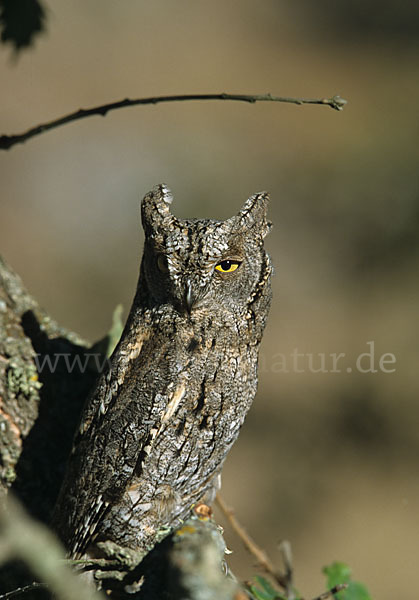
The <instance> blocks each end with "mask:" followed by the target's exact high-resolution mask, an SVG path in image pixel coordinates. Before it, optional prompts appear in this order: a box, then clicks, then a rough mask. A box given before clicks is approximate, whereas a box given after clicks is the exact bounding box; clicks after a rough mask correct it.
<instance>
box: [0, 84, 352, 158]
mask: <svg viewBox="0 0 419 600" xmlns="http://www.w3.org/2000/svg"><path fill="white" fill-rule="evenodd" d="M186 100H233V101H236V102H249V103H251V104H254V103H255V102H287V103H290V104H323V105H324V106H330V107H331V108H334V109H335V110H342V109H343V107H344V106H345V104H347V101H346V100H344V99H343V98H341V97H340V96H333V97H332V98H321V99H311V98H286V97H281V96H271V94H260V95H250V94H225V93H222V94H184V95H178V96H154V97H151V98H136V99H133V100H131V99H129V98H125V100H120V101H118V102H111V103H109V104H102V106H94V107H93V108H86V109H85V108H81V109H80V110H77V111H75V112H73V113H70V114H68V115H65V116H64V117H60V118H59V119H54V120H53V121H48V122H47V123H42V124H41V125H37V126H36V127H32V128H31V129H28V130H27V131H25V132H24V133H18V134H16V135H2V136H0V150H9V148H11V147H12V146H14V145H15V144H23V142H26V140H29V139H30V138H32V137H34V136H36V135H40V134H41V133H45V132H46V131H49V130H50V129H55V128H57V127H61V125H65V124H66V123H71V122H72V121H78V120H80V119H84V118H86V117H90V116H92V115H101V116H102V117H104V116H105V115H106V113H108V112H109V111H111V110H117V109H119V108H125V107H127V106H137V105H138V104H159V103H161V102H181V101H186Z"/></svg>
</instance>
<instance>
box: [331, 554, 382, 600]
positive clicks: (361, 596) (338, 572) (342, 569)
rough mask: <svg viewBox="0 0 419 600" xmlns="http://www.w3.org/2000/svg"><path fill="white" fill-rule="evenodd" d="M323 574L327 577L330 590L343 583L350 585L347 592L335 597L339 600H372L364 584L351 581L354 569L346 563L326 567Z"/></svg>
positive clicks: (344, 591) (336, 563)
mask: <svg viewBox="0 0 419 600" xmlns="http://www.w3.org/2000/svg"><path fill="white" fill-rule="evenodd" d="M323 573H324V574H325V575H326V577H327V588H328V589H329V590H330V589H332V588H334V587H335V586H336V585H339V584H341V583H347V584H348V587H347V588H346V590H342V591H341V592H338V593H337V594H336V595H335V597H336V598H337V600H371V596H370V593H369V592H368V590H367V588H366V586H365V585H364V584H363V583H360V582H359V581H351V574H352V569H351V568H350V567H349V566H348V565H346V564H345V563H342V562H334V563H332V564H331V565H328V566H327V567H324V568H323Z"/></svg>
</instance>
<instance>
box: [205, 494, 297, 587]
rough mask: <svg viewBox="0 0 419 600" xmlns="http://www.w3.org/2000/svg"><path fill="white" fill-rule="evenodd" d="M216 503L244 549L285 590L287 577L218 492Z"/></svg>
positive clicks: (287, 583) (287, 584)
mask: <svg viewBox="0 0 419 600" xmlns="http://www.w3.org/2000/svg"><path fill="white" fill-rule="evenodd" d="M216 503H217V505H218V507H219V508H220V510H221V511H222V513H223V514H224V515H225V517H226V518H227V520H228V522H229V523H230V525H231V527H232V528H233V529H234V531H235V532H236V533H237V535H238V536H239V538H240V539H241V540H242V542H243V544H244V545H245V547H246V549H247V550H248V551H249V552H250V554H252V555H253V556H254V557H255V559H256V560H257V563H258V565H259V567H261V568H262V569H264V570H265V571H266V573H269V575H271V576H272V577H273V578H274V579H275V581H276V582H277V583H278V584H279V585H280V586H281V587H282V588H283V589H285V590H287V588H288V586H289V581H288V578H287V577H286V576H285V575H283V574H282V573H278V570H277V569H275V567H274V565H273V564H272V562H271V561H270V559H269V557H268V556H267V554H266V552H265V551H264V550H262V548H260V547H259V546H258V545H257V544H256V542H255V541H254V540H252V538H251V537H250V535H249V534H248V533H247V531H246V530H245V528H244V527H243V525H241V524H240V523H239V521H238V520H237V519H236V517H235V516H234V511H233V510H231V509H230V508H228V506H227V505H226V503H225V502H224V500H223V498H222V497H221V496H220V494H217V497H216Z"/></svg>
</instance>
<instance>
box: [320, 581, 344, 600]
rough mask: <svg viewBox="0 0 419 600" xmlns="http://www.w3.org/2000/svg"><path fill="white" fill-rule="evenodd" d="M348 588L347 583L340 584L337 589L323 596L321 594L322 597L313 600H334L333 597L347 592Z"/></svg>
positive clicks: (336, 586) (334, 588) (324, 593)
mask: <svg viewBox="0 0 419 600" xmlns="http://www.w3.org/2000/svg"><path fill="white" fill-rule="evenodd" d="M347 587H348V584H347V583H339V584H338V585H335V587H333V588H332V589H331V590H329V591H327V592H323V594H320V596H316V597H315V598H313V600H327V598H332V596H334V595H335V594H337V593H338V592H341V591H342V590H346V588H347Z"/></svg>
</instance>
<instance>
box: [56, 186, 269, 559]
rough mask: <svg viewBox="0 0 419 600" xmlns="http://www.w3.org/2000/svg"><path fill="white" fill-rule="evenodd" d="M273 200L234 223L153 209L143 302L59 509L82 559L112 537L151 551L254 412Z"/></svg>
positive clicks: (148, 216)
mask: <svg viewBox="0 0 419 600" xmlns="http://www.w3.org/2000/svg"><path fill="white" fill-rule="evenodd" d="M267 201H268V196H267V194H266V193H261V194H256V195H254V196H252V197H251V198H249V199H248V200H247V202H246V203H245V205H244V206H243V208H242V209H241V211H240V212H239V213H238V215H236V216H234V217H232V218H230V219H228V220H226V221H211V220H179V219H177V218H176V217H175V216H173V215H172V214H171V212H170V208H169V206H170V204H171V202H172V196H171V194H170V191H169V190H168V188H167V187H166V186H165V185H159V186H157V187H156V188H155V189H154V190H153V191H152V192H150V193H149V194H148V195H147V196H146V197H145V198H144V200H143V202H142V206H141V212H142V222H143V227H144V231H145V244H144V255H143V259H142V263H141V271H140V278H139V283H138V288H137V293H136V296H135V298H134V302H133V305H132V308H131V311H130V315H129V317H128V321H127V324H126V326H125V329H124V332H123V334H122V337H121V341H120V342H119V344H118V346H117V348H116V349H115V351H114V353H113V355H112V357H111V360H110V365H109V368H108V370H107V372H105V373H104V374H103V375H102V376H101V377H100V379H99V382H98V385H97V387H96V389H95V391H94V392H93V394H92V395H91V397H90V399H89V400H88V402H87V405H86V407H85V409H84V413H83V416H82V420H81V425H80V430H79V433H78V435H77V436H76V439H75V443H74V448H73V452H72V455H71V457H70V461H69V465H68V471H67V475H66V479H65V481H64V484H63V487H62V490H61V493H60V498H59V500H58V504H57V507H56V510H55V517H54V524H55V527H56V529H57V531H58V533H59V535H60V536H61V537H62V539H63V541H64V542H65V544H66V545H67V547H68V549H69V553H70V555H71V556H74V557H77V556H82V555H83V554H86V553H89V552H90V551H91V550H92V548H93V547H94V544H95V542H98V541H101V540H106V539H111V540H113V541H115V542H117V543H118V544H121V545H124V546H128V547H131V548H133V549H144V550H145V549H148V548H149V547H150V546H152V545H153V542H154V541H155V538H156V533H157V531H158V530H159V529H161V527H162V526H163V525H167V526H168V527H172V526H174V525H176V524H177V523H179V520H180V519H182V518H184V517H185V516H186V515H187V514H188V512H189V510H190V509H191V506H192V505H193V504H194V503H196V502H198V501H200V500H201V499H202V498H204V497H205V496H206V495H207V496H208V494H210V493H211V490H212V489H213V488H214V482H215V480H216V478H217V476H218V475H219V474H220V471H221V467H222V464H223V462H224V459H225V458H226V455H227V453H228V451H229V450H230V448H231V446H232V444H233V443H234V441H235V439H236V438H237V435H238V433H239V429H240V427H241V425H242V423H243V421H244V418H245V416H246V413H247V411H248V409H249V407H250V405H251V403H252V400H253V397H254V395H255V392H256V385H257V355H258V348H259V343H260V341H261V337H262V333H263V329H264V326H265V320H266V317H267V313H268V310H269V305H270V300H271V288H270V277H271V270H272V269H271V266H270V261H269V257H268V255H267V254H266V252H265V250H264V248H263V239H264V237H265V235H266V234H267V232H268V231H269V228H270V223H269V222H268V221H267V219H266V210H267Z"/></svg>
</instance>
